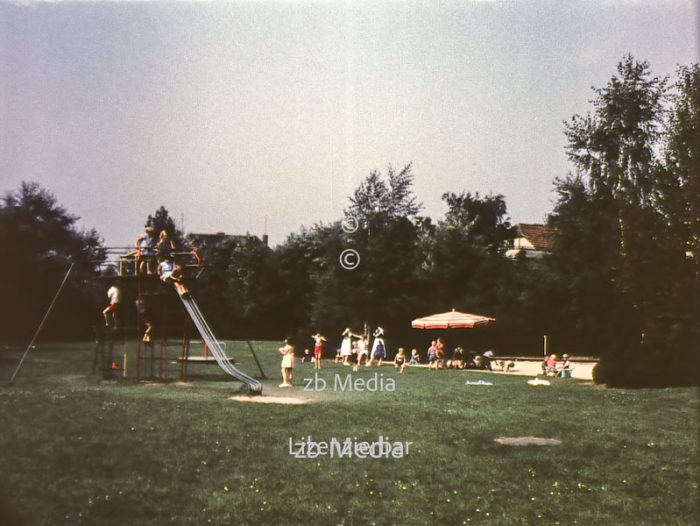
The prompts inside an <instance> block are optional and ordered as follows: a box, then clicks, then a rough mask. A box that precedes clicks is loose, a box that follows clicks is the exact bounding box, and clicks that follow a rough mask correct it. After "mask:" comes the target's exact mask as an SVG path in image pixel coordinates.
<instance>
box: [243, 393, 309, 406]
mask: <svg viewBox="0 0 700 526" xmlns="http://www.w3.org/2000/svg"><path fill="white" fill-rule="evenodd" d="M229 400H233V401H234V402H251V403H255V404H285V405H304V404H310V403H312V402H313V400H309V399H308V398H294V397H291V396H246V395H236V396H231V397H229Z"/></svg>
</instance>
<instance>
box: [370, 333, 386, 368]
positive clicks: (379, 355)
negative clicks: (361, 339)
mask: <svg viewBox="0 0 700 526" xmlns="http://www.w3.org/2000/svg"><path fill="white" fill-rule="evenodd" d="M382 336H384V329H382V328H381V327H377V330H376V331H374V343H373V344H372V353H371V356H370V358H369V360H367V367H369V366H370V365H372V362H373V361H374V359H375V358H376V359H377V361H378V365H379V366H381V365H382V361H383V360H384V358H386V346H385V345H384V338H382Z"/></svg>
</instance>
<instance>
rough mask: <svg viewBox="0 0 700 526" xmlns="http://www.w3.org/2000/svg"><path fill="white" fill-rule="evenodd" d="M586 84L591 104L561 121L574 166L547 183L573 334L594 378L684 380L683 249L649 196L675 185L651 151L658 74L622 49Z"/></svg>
mask: <svg viewBox="0 0 700 526" xmlns="http://www.w3.org/2000/svg"><path fill="white" fill-rule="evenodd" d="M595 93H596V98H595V100H594V101H593V108H594V111H593V113H592V114H588V115H587V116H585V117H581V116H574V117H573V118H572V119H571V120H570V121H569V122H568V123H566V132H565V133H566V136H567V138H568V142H569V144H568V148H567V154H568V156H569V159H570V160H571V162H572V164H573V166H574V168H575V174H574V175H572V176H569V177H567V178H566V179H564V180H560V181H558V182H557V183H556V189H557V192H558V194H559V199H558V202H557V205H556V209H555V212H554V215H553V218H552V223H553V225H554V226H556V227H557V229H558V231H559V239H558V243H557V246H556V249H555V255H554V258H553V260H552V261H553V263H554V264H555V267H554V269H555V271H556V272H557V274H558V276H559V278H560V279H562V281H563V282H565V283H567V284H568V287H569V293H570V294H569V304H568V308H569V309H570V310H571V312H572V319H573V320H576V323H577V325H576V326H575V327H574V329H575V334H577V336H581V338H582V340H583V341H588V342H589V343H591V344H594V345H595V346H596V347H594V348H592V349H591V351H592V353H593V354H597V353H599V354H600V356H601V362H600V364H599V365H598V367H597V368H596V375H595V376H596V380H597V381H599V382H601V383H606V384H608V385H630V386H631V385H671V384H685V383H691V382H692V380H691V378H690V375H688V374H687V372H686V371H687V370H688V369H687V367H686V368H685V369H684V368H683V363H686V364H688V363H689V361H692V360H695V359H696V357H695V356H694V355H692V354H688V352H687V351H685V350H684V349H685V346H686V345H687V344H690V342H689V341H688V340H687V336H688V334H689V331H688V325H687V320H688V316H687V302H685V301H683V297H682V296H679V294H680V291H678V289H677V286H675V285H674V280H675V279H676V278H675V277H673V276H674V274H675V272H676V271H677V270H679V269H682V268H683V267H684V266H685V254H684V253H683V251H682V250H680V246H679V244H678V243H674V242H672V241H671V239H672V236H671V235H670V234H671V232H670V230H669V228H670V222H669V221H668V220H666V218H665V216H664V211H663V208H662V206H661V201H660V198H659V196H660V195H671V194H673V193H674V192H677V191H678V188H674V184H676V183H674V182H673V181H672V178H669V177H665V176H664V174H663V170H662V169H661V162H660V159H659V155H658V152H659V151H660V150H662V147H663V141H664V139H665V135H664V110H665V104H666V103H667V102H668V81H667V79H665V78H659V77H655V76H653V75H652V74H651V70H650V67H649V64H648V63H646V62H639V61H636V60H635V59H634V58H633V57H632V56H631V55H627V56H626V57H624V58H623V60H622V61H621V62H620V63H619V64H618V67H617V74H616V75H613V77H612V78H611V79H610V81H609V82H608V84H607V85H606V86H605V87H603V88H599V89H596V90H595ZM593 329H595V330H596V332H597V334H596V335H595V336H593V337H592V336H591V335H590V334H586V333H587V331H590V330H593ZM671 334H675V335H678V336H677V337H674V338H666V337H665V335H666V336H668V335H671ZM672 340H673V344H671V343H670V342H671V341H672ZM676 347H678V348H676Z"/></svg>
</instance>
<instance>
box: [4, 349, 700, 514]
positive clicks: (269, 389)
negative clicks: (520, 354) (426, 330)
mask: <svg viewBox="0 0 700 526" xmlns="http://www.w3.org/2000/svg"><path fill="white" fill-rule="evenodd" d="M255 345H256V348H257V349H258V351H259V355H260V357H261V360H262V362H263V365H264V367H265V369H266V373H267V374H268V375H269V376H271V377H272V379H270V380H266V381H265V383H264V393H265V395H268V396H269V395H278V396H294V397H304V398H310V399H313V400H314V401H315V403H311V404H308V405H275V404H254V403H240V402H233V401H230V400H228V397H229V396H231V395H233V394H235V393H236V391H237V390H238V388H239V387H240V384H237V383H236V382H233V381H229V380H227V378H226V377H225V376H222V375H221V374H218V373H217V369H216V367H215V366H208V365H198V366H191V367H190V372H191V373H195V372H197V371H200V372H201V374H199V375H198V376H193V377H192V378H191V381H190V382H188V383H187V384H185V385H182V384H179V383H178V382H176V381H175V380H176V379H177V365H175V364H173V363H172V361H169V362H168V376H169V378H170V379H171V381H169V382H166V383H154V384H136V383H135V382H134V381H133V380H126V381H122V380H120V381H117V382H113V383H109V382H103V381H102V380H101V378H100V377H99V375H97V374H91V373H90V368H91V365H92V356H93V346H92V344H73V345H68V344H61V345H58V344H57V345H53V346H43V347H40V348H38V349H37V350H35V351H33V352H32V353H30V355H29V358H28V359H27V362H26V363H25V366H24V367H23V369H22V371H21V372H20V374H19V376H18V378H17V381H16V382H15V384H14V385H12V386H9V385H8V384H7V380H8V379H9V377H10V375H11V373H12V370H13V368H14V366H15V364H16V361H17V360H18V359H19V356H20V354H21V353H20V352H19V351H1V352H0V380H1V381H2V385H1V386H0V410H1V414H2V428H1V429H2V430H1V431H0V472H1V473H2V474H3V479H2V480H3V483H2V487H0V494H2V497H3V502H4V503H3V507H4V508H5V509H4V511H3V513H5V520H4V522H3V519H2V518H0V524H7V523H8V522H9V519H8V518H7V517H9V515H8V514H11V513H12V512H17V513H19V514H20V515H21V516H22V517H23V518H24V521H25V524H31V525H52V526H53V525H57V524H74V523H81V524H90V525H120V526H122V525H125V524H131V525H141V524H191V525H203V524H214V525H232V524H236V525H238V524H253V525H258V524H271V525H280V524H282V525H284V524H323V525H335V524H378V525H384V524H401V525H412V524H416V525H423V524H494V525H521V524H522V525H525V524H528V525H529V524H542V525H555V524H561V525H571V524H581V525H600V524H609V525H626V524H629V525H640V524H649V525H652V524H653V525H664V526H670V525H690V524H696V523H699V522H698V521H700V515H699V514H698V508H697V504H698V501H697V497H698V480H699V479H698V475H699V469H698V464H699V461H698V455H697V451H698V426H697V422H698V419H697V415H698V405H699V404H698V392H697V391H696V390H694V389H667V390H608V389H605V388H602V387H597V386H593V385H591V384H588V383H583V382H579V381H577V380H557V379H555V380H554V381H553V385H552V386H551V387H532V386H529V385H527V384H526V379H527V378H524V377H520V376H503V375H490V374H489V373H478V372H464V371H439V372H435V371H428V370H424V369H421V370H416V369H411V370H408V371H407V373H406V374H405V375H402V376H399V375H397V374H395V372H394V370H393V369H392V368H389V367H383V368H382V369H381V371H380V370H379V369H377V368H372V369H367V368H363V369H362V370H361V371H360V372H358V373H356V377H357V378H371V377H372V376H373V375H374V374H375V373H381V374H383V379H384V380H385V381H386V380H388V379H389V378H392V379H395V381H396V390H395V391H393V392H386V391H385V392H333V391H332V387H333V378H334V375H335V374H341V375H342V377H343V378H344V375H345V374H347V373H349V372H350V368H349V367H343V366H342V365H336V364H333V363H331V362H329V361H326V362H325V367H324V369H323V370H322V374H321V378H324V379H326V380H327V381H328V389H327V390H326V391H321V392H303V388H302V384H303V382H302V378H304V377H311V376H312V373H313V370H312V368H311V366H310V365H308V364H301V363H297V368H296V378H295V383H296V384H297V387H295V388H293V389H280V388H278V387H277V385H278V384H279V383H280V372H279V362H280V360H279V357H278V354H277V353H276V350H275V349H276V347H277V344H275V343H264V342H256V344H255ZM228 350H229V351H230V352H232V354H233V355H234V356H235V357H236V358H237V359H239V360H240V361H241V363H242V366H243V368H244V369H245V370H246V371H247V372H249V373H253V374H257V371H256V369H255V366H254V364H253V362H252V358H251V357H250V354H249V353H248V352H247V351H246V350H245V347H244V346H243V345H242V344H240V343H229V345H228ZM131 364H132V365H131V367H133V365H134V361H133V356H132V358H131ZM479 379H485V380H489V381H492V382H493V383H494V384H495V385H493V386H485V385H465V381H466V380H472V381H476V380H479ZM308 435H311V436H312V437H313V438H314V439H316V440H323V441H329V440H331V439H332V438H337V439H339V440H342V439H345V438H346V437H351V438H354V437H357V439H358V440H359V441H362V440H367V441H370V442H372V441H375V440H377V439H378V437H379V436H380V435H381V436H383V437H385V438H388V439H389V440H391V441H402V442H407V441H408V442H412V443H413V444H412V445H411V446H410V450H409V454H408V455H407V456H405V457H404V458H401V459H393V458H388V459H384V458H382V459H361V458H328V457H320V458H316V459H298V458H294V457H293V456H291V455H290V454H289V439H290V437H291V438H292V439H300V438H302V437H306V436H308ZM526 435H535V436H541V437H552V438H557V439H559V440H561V441H562V442H563V444H562V445H560V446H553V447H538V446H526V447H509V446H503V445H499V444H497V443H495V442H494V438H496V437H499V436H526Z"/></svg>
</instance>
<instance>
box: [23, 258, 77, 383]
mask: <svg viewBox="0 0 700 526" xmlns="http://www.w3.org/2000/svg"><path fill="white" fill-rule="evenodd" d="M74 266H75V262H73V263H71V264H70V267H69V268H68V272H66V275H65V276H64V277H63V281H62V282H61V285H60V286H59V287H58V290H57V291H56V295H55V296H54V297H53V300H52V301H51V305H49V308H48V310H47V311H46V314H44V318H43V319H42V320H41V323H40V324H39V327H38V328H37V330H36V332H35V333H34V336H33V337H32V341H30V342H29V345H27V349H26V350H25V351H24V354H23V355H22V359H21V360H20V361H19V363H18V364H17V368H16V369H15V372H14V373H12V378H10V383H12V382H14V381H15V376H17V373H18V372H19V370H20V369H21V367H22V364H23V363H24V359H25V358H26V357H27V354H29V349H31V348H32V347H33V346H34V342H35V341H36V339H37V337H38V336H39V333H40V332H41V329H42V328H43V327H44V323H46V320H47V319H48V317H49V314H51V311H52V310H53V307H54V305H55V304H56V301H57V300H58V297H59V296H60V295H61V291H62V290H63V287H64V285H65V284H66V282H67V281H68V276H69V275H70V273H71V271H72V270H73V267H74Z"/></svg>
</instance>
